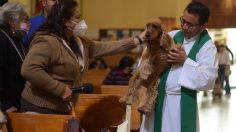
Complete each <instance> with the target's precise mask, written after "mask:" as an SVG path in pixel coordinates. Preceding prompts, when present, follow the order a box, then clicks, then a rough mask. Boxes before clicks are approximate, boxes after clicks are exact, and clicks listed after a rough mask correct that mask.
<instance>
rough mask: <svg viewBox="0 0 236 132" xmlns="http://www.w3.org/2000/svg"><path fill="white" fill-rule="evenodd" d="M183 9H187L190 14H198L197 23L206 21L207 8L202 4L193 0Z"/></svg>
mask: <svg viewBox="0 0 236 132" xmlns="http://www.w3.org/2000/svg"><path fill="white" fill-rule="evenodd" d="M185 11H188V12H189V13H190V14H196V15H198V16H199V18H200V19H199V24H200V25H202V24H204V23H205V22H208V18H209V16H210V11H209V8H208V7H207V6H205V5H203V4H202V3H200V2H197V1H193V2H191V3H190V4H188V6H187V7H186V8H185Z"/></svg>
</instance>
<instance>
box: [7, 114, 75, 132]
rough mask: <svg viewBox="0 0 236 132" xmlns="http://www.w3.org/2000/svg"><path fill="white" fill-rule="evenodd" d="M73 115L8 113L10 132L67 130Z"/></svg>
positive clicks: (61, 131) (57, 131)
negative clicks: (68, 122)
mask: <svg viewBox="0 0 236 132" xmlns="http://www.w3.org/2000/svg"><path fill="white" fill-rule="evenodd" d="M71 118H72V116H71V115H49V114H28V113H8V123H7V125H8V132H67V121H68V120H69V119H71Z"/></svg>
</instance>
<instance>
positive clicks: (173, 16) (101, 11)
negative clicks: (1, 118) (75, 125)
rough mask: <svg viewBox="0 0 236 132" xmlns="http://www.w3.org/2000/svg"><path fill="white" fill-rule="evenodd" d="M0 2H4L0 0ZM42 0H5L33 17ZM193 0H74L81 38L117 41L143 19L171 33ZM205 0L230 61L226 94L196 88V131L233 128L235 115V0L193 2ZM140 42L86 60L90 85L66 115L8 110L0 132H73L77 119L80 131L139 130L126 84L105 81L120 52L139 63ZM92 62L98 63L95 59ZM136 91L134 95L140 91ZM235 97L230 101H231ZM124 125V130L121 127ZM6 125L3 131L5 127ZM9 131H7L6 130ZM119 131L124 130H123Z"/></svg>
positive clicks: (212, 30) (211, 28) (213, 33)
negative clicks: (123, 99) (123, 100)
mask: <svg viewBox="0 0 236 132" xmlns="http://www.w3.org/2000/svg"><path fill="white" fill-rule="evenodd" d="M1 1H2V3H1V4H3V3H4V2H7V0H1ZM40 1H41V0H8V2H21V3H23V4H24V5H25V7H26V10H27V13H28V14H29V16H30V17H33V16H35V15H37V14H39V13H40ZM191 1H192V0H164V1H163V0H77V2H78V3H79V8H80V9H79V10H80V12H81V16H82V18H83V19H84V20H86V23H87V25H88V30H87V32H86V37H88V38H90V39H92V40H96V41H116V40H120V39H123V38H129V37H132V36H136V35H138V34H140V33H141V32H142V31H143V30H144V29H145V27H146V23H147V22H148V21H150V20H152V19H153V18H156V17H159V18H160V20H161V21H162V22H163V24H164V25H165V27H166V31H167V32H170V31H172V30H175V29H180V28H181V23H180V21H179V18H180V16H182V13H183V10H184V8H185V7H186V5H187V4H188V3H190V2H191ZM195 1H199V2H202V3H204V4H205V5H207V6H208V7H209V9H210V12H211V15H210V17H209V22H208V23H207V30H208V32H209V35H210V37H211V38H212V40H213V42H215V41H217V42H219V43H220V44H221V45H224V46H227V47H228V48H229V49H230V51H231V53H229V57H230V61H231V65H230V75H229V84H230V88H231V94H230V95H228V94H226V93H225V90H224V89H221V93H222V96H220V97H214V91H213V90H212V89H211V90H209V91H198V92H197V104H198V112H199V122H200V124H199V126H200V131H201V132H235V130H236V125H235V121H236V119H235V117H236V105H235V104H234V103H235V102H236V82H235V78H236V55H235V54H236V46H234V45H235V44H236V37H235V34H236V0H195ZM144 48H145V46H144V45H140V46H138V47H136V48H135V49H133V50H131V51H128V52H122V53H119V54H116V55H112V56H105V57H102V58H99V59H101V60H102V61H101V62H99V64H101V63H103V62H104V63H106V64H105V66H104V67H97V66H92V64H93V62H94V61H96V59H97V58H94V59H91V60H90V64H91V67H90V68H89V69H88V70H87V71H86V73H85V75H84V78H83V83H84V84H86V83H90V84H92V85H93V91H92V93H90V94H80V95H79V99H78V101H77V102H76V104H74V113H73V112H72V114H71V115H46V114H26V113H7V123H1V122H0V126H1V127H2V128H3V130H2V131H1V128H0V132H7V131H8V132H11V131H12V132H53V131H54V132H75V131H73V129H71V130H68V123H69V122H70V121H71V122H73V121H76V119H77V121H79V126H80V127H81V128H82V129H81V130H80V131H81V132H84V131H85V132H138V131H139V130H140V127H141V122H142V118H143V117H142V114H140V113H139V112H138V110H137V108H138V104H136V103H134V104H133V105H132V106H131V105H124V104H121V103H119V99H120V97H122V96H123V95H124V94H125V93H126V92H127V90H128V84H122V85H116V84H115V85H110V84H104V80H105V79H106V76H107V75H108V74H109V72H110V71H111V70H112V69H113V68H114V67H116V66H118V65H119V63H120V60H121V59H122V58H123V57H124V56H129V57H131V58H133V60H134V61H135V62H134V63H133V69H135V66H137V64H138V60H139V59H140V56H141V55H142V52H143V50H144ZM96 64H97V63H96ZM143 90H145V89H141V91H140V92H139V94H142V91H143ZM234 101H235V102H234ZM122 125H124V126H125V127H124V128H121V127H122ZM6 129H8V130H6ZM9 129H11V130H9ZM122 129H123V130H122Z"/></svg>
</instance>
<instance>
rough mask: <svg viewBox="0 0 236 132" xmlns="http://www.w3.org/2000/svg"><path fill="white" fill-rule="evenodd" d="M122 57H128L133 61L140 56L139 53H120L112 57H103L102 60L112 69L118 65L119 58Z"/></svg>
mask: <svg viewBox="0 0 236 132" xmlns="http://www.w3.org/2000/svg"><path fill="white" fill-rule="evenodd" d="M124 56H130V57H132V58H133V59H134V60H137V59H138V58H139V57H140V56H141V54H140V53H132V52H122V53H119V54H116V55H112V56H105V57H103V59H104V60H105V61H106V63H107V65H108V66H109V67H110V68H113V67H115V66H118V65H119V63H120V60H121V58H122V57H124Z"/></svg>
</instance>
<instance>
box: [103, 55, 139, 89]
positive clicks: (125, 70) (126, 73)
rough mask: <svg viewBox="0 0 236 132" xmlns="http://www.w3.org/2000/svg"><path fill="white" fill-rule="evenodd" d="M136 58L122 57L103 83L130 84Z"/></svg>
mask: <svg viewBox="0 0 236 132" xmlns="http://www.w3.org/2000/svg"><path fill="white" fill-rule="evenodd" d="M134 63H135V60H134V59H133V58H131V57H129V56H124V57H123V58H121V60H120V63H119V66H117V67H115V68H113V69H112V71H111V72H110V73H109V74H108V75H107V77H106V78H105V80H104V82H103V84H106V85H128V83H129V80H130V77H131V75H132V74H131V73H132V70H133V65H134Z"/></svg>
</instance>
